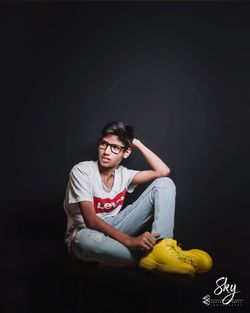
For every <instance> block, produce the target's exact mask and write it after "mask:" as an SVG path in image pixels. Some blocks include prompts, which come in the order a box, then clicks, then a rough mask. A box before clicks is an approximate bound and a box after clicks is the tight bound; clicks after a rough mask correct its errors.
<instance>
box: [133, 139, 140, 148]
mask: <svg viewBox="0 0 250 313" xmlns="http://www.w3.org/2000/svg"><path fill="white" fill-rule="evenodd" d="M140 144H141V141H140V140H139V139H137V138H134V139H133V141H132V146H133V147H138V146H139V145H140Z"/></svg>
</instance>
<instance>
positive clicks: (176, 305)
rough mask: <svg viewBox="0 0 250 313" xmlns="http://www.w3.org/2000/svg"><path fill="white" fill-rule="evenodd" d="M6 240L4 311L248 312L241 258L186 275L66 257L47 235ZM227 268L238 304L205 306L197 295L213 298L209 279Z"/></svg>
mask: <svg viewBox="0 0 250 313" xmlns="http://www.w3.org/2000/svg"><path fill="white" fill-rule="evenodd" d="M9 244H10V246H12V258H9V257H8V258H7V255H6V259H5V261H6V262H4V267H3V268H2V270H3V275H2V277H3V283H2V286H4V288H3V292H2V296H3V297H2V300H1V302H2V303H1V304H2V306H3V308H4V310H3V312H4V313H40V312H41V313H42V312H43V313H44V312H47V313H50V312H60V313H78V312H84V313H85V312H86V313H90V312H95V313H97V312H98V313H99V312H103V313H104V312H109V313H111V312H121V313H122V312H147V313H151V312H250V311H249V308H248V303H247V302H248V299H249V297H248V294H247V293H248V291H249V288H248V282H247V281H248V280H247V278H246V277H245V275H246V276H247V271H246V272H245V271H242V268H244V267H245V268H247V264H246V262H247V261H246V260H245V261H244V260H239V259H237V258H235V259H231V260H230V262H228V263H227V262H217V260H216V258H215V266H214V268H213V270H212V271H211V272H209V273H203V274H198V275H196V276H195V277H194V279H192V280H190V279H188V278H186V277H183V276H181V277H178V275H177V276H174V275H163V274H154V273H151V272H146V271H144V270H142V269H140V268H127V267H123V268H112V267H103V266H97V265H93V264H92V265H91V264H89V265H87V264H81V263H78V262H74V261H72V260H71V259H70V258H69V257H68V256H67V253H66V250H65V249H64V247H60V248H58V249H55V244H54V243H52V242H50V243H49V241H48V240H44V241H40V242H36V248H35V247H34V242H32V243H30V245H27V242H26V248H25V247H24V246H23V245H22V243H21V241H20V242H19V243H17V242H13V243H9ZM37 246H39V247H40V248H39V249H37ZM13 248H14V250H13ZM32 250H33V256H32V257H31V252H32ZM28 251H29V253H28ZM38 251H40V252H38ZM14 254H15V256H14ZM9 256H10V254H9ZM219 264H220V265H219ZM239 265H240V266H241V269H240V268H239ZM233 270H234V271H233ZM227 273H230V277H229V279H230V280H231V282H237V290H240V291H241V293H239V294H237V295H236V296H235V298H240V299H243V300H244V303H243V305H242V306H224V307H223V306H221V305H220V306H216V307H215V306H213V307H212V306H211V305H210V306H206V305H205V304H204V303H203V302H202V298H203V297H204V296H205V295H210V296H211V298H215V296H214V295H213V291H214V289H215V281H216V280H217V279H218V278H219V277H221V276H222V275H227ZM239 273H243V274H241V275H239ZM244 273H245V274H244ZM229 283H230V282H229ZM224 296H225V293H224ZM219 298H220V299H222V296H221V297H219Z"/></svg>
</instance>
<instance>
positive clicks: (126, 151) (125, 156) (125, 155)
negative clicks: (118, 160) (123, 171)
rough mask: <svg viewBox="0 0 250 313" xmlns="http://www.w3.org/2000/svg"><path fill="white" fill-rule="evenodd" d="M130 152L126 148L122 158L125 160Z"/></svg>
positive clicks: (129, 149) (130, 150)
mask: <svg viewBox="0 0 250 313" xmlns="http://www.w3.org/2000/svg"><path fill="white" fill-rule="evenodd" d="M131 152H132V149H131V148H128V149H127V150H125V151H124V153H123V158H124V159H127V158H128V157H129V155H130V153H131Z"/></svg>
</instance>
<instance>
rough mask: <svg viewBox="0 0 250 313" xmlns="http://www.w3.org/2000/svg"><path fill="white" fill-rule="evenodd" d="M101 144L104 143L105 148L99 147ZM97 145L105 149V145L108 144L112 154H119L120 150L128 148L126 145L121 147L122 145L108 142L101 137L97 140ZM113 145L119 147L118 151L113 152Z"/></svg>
mask: <svg viewBox="0 0 250 313" xmlns="http://www.w3.org/2000/svg"><path fill="white" fill-rule="evenodd" d="M101 144H105V145H106V147H105V148H101V147H100V145H101ZM98 146H99V148H100V149H107V147H108V146H110V150H111V151H112V152H113V153H114V154H119V153H120V152H121V151H122V150H127V149H128V147H126V146H124V147H122V146H120V145H117V144H113V143H109V142H107V141H106V140H103V139H99V140H98ZM115 147H118V148H119V149H120V151H119V152H114V151H113V149H114V148H115Z"/></svg>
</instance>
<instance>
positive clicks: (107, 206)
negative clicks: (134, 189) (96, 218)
mask: <svg viewBox="0 0 250 313" xmlns="http://www.w3.org/2000/svg"><path fill="white" fill-rule="evenodd" d="M126 192H127V190H126V188H125V189H124V190H123V191H122V192H120V193H118V194H117V195H116V196H115V197H114V198H113V199H110V198H105V199H103V198H100V197H93V200H94V207H95V211H96V213H108V212H111V211H113V210H114V209H116V208H117V207H118V206H119V205H121V206H122V205H123V203H124V199H125V196H126Z"/></svg>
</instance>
